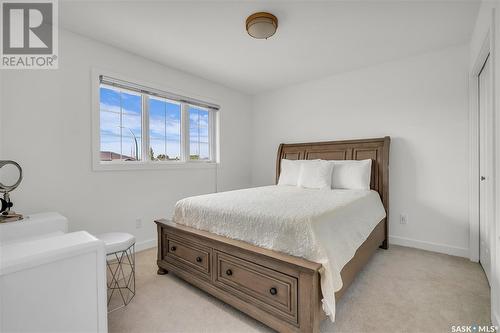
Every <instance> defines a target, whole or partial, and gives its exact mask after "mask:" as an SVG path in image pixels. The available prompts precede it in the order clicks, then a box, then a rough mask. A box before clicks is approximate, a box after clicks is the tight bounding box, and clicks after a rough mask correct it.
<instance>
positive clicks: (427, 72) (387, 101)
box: [252, 45, 469, 257]
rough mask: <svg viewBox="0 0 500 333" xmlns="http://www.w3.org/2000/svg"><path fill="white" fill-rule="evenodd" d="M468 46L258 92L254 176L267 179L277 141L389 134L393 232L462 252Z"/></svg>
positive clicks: (403, 239) (397, 240) (417, 243)
mask: <svg viewBox="0 0 500 333" xmlns="http://www.w3.org/2000/svg"><path fill="white" fill-rule="evenodd" d="M468 52H469V49H468V47H467V46H465V45H464V46H457V47H453V48H449V49H445V50H441V51H439V52H434V53H429V54H425V55H421V56H416V57H412V58H409V59H405V60H401V61H395V62H390V63H386V64H382V65H378V66H374V67H369V68H364V69H360V70H356V71H353V72H348V73H344V74H339V75H335V76H331V77H328V78H326V79H321V80H316V81H312V82H307V83H303V84H299V85H296V86H292V87H289V88H285V89H281V90H278V91H273V92H269V93H267V94H262V95H258V96H257V97H256V98H255V101H254V108H255V116H254V123H253V131H254V147H253V149H254V150H253V156H254V158H253V169H252V182H253V184H254V185H263V184H272V183H273V181H274V176H275V169H274V167H275V158H276V150H277V147H278V144H279V143H281V142H307V141H321V140H337V139H350V138H370V137H382V136H385V135H389V136H391V138H392V143H391V154H390V219H389V221H390V227H389V230H390V231H389V232H390V236H391V239H390V242H391V243H393V244H404V245H409V246H414V247H420V248H424V249H428V250H434V251H439V252H445V253H451V254H454V255H459V256H465V257H468V243H469V233H468V232H469V225H468V178H467V177H468V163H467V158H468V134H467V131H468V118H467V117H468V97H467V96H468V85H467V65H468ZM403 213H404V214H408V218H409V222H408V224H407V225H401V224H400V223H399V216H400V214H403Z"/></svg>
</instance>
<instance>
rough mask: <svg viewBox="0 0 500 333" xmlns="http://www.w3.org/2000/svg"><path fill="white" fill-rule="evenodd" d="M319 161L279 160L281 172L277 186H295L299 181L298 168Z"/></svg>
mask: <svg viewBox="0 0 500 333" xmlns="http://www.w3.org/2000/svg"><path fill="white" fill-rule="evenodd" d="M316 161H319V160H287V159H282V160H281V172H280V177H279V179H278V185H280V186H281V185H291V186H297V181H298V180H299V172H300V166H301V165H302V164H309V163H312V162H316Z"/></svg>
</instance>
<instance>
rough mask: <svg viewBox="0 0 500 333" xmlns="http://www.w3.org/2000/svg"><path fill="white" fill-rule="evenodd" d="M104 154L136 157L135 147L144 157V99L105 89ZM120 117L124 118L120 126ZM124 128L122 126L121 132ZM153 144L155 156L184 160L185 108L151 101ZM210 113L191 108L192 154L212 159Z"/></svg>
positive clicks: (150, 125) (155, 99)
mask: <svg viewBox="0 0 500 333" xmlns="http://www.w3.org/2000/svg"><path fill="white" fill-rule="evenodd" d="M100 99H101V100H100V107H101V151H112V152H115V153H118V154H120V151H121V153H122V154H123V155H127V156H133V155H135V143H134V140H133V136H132V133H131V132H133V134H134V135H135V137H136V138H137V141H138V145H139V157H140V156H141V154H142V152H141V141H142V136H143V133H142V131H141V96H140V95H138V94H137V95H136V94H134V93H129V92H120V91H118V90H114V89H111V88H105V87H101V89H100ZM120 115H121V116H122V119H121V122H122V123H121V125H120ZM120 126H122V127H121V128H120ZM149 127H150V131H149V136H150V137H149V140H150V145H151V147H152V148H153V151H154V154H155V156H158V154H165V152H166V154H167V155H168V156H169V157H170V158H175V157H180V130H181V106H180V104H177V103H175V102H170V101H168V100H164V99H157V98H150V99H149ZM208 132H209V131H208V112H207V111H205V110H201V109H197V108H195V107H190V108H189V133H190V153H191V154H196V155H201V157H207V158H208V157H209V144H208Z"/></svg>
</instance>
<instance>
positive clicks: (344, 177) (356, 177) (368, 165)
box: [331, 159, 372, 190]
mask: <svg viewBox="0 0 500 333" xmlns="http://www.w3.org/2000/svg"><path fill="white" fill-rule="evenodd" d="M331 162H332V163H333V176H332V188H333V189H349V190H369V189H370V178H371V171H372V160H371V159H369V160H361V161H355V160H346V161H331Z"/></svg>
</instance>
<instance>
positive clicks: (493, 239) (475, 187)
mask: <svg viewBox="0 0 500 333" xmlns="http://www.w3.org/2000/svg"><path fill="white" fill-rule="evenodd" d="M489 17H490V19H489V22H488V26H487V29H486V31H485V33H484V34H483V42H482V45H481V48H480V50H479V52H478V53H477V55H475V58H472V59H471V60H473V63H472V68H471V71H470V73H469V98H470V99H469V103H470V104H469V258H470V260H471V261H475V262H478V261H479V177H480V174H479V84H478V78H479V73H480V72H481V69H482V67H483V64H484V62H485V61H486V59H487V58H488V56H489V61H490V66H491V67H490V68H491V75H490V84H491V91H492V93H491V96H490V97H489V98H490V101H489V102H490V108H489V112H490V115H489V119H491V120H492V121H491V123H490V124H489V126H490V127H489V131H490V133H491V134H490V135H492V136H493V137H492V140H491V142H492V146H491V147H489V148H488V149H489V153H490V154H489V155H490V156H491V158H490V159H488V161H487V163H488V169H489V170H491V171H490V173H491V174H490V175H487V176H489V177H490V180H491V181H490V186H491V190H490V198H489V201H490V204H489V205H488V216H489V217H490V221H489V222H490V255H491V258H490V259H491V264H490V278H491V281H489V282H490V286H491V320H492V322H493V324H494V325H499V324H500V315H499V314H498V310H499V301H500V300H499V288H500V282H499V278H500V276H499V274H498V268H500V264H497V260H498V259H500V256H499V255H497V254H498V253H499V251H500V249H499V248H498V245H500V242H498V241H497V240H498V239H499V235H498V232H500V226H497V224H499V222H498V218H497V214H496V212H500V203H499V202H497V201H498V200H496V198H500V176H499V177H496V175H500V172H499V171H498V170H497V166H500V142H499V140H498V137H497V133H498V132H497V131H499V130H500V112H499V110H498V106H497V105H496V99H495V95H496V94H497V93H498V91H497V90H498V89H497V87H496V85H495V81H496V80H495V78H496V76H497V74H500V73H497V68H496V45H495V39H496V35H497V34H498V35H500V34H499V31H498V30H500V27H497V25H496V10H495V8H491V11H490V16H489ZM499 46H500V45H499ZM473 56H474V55H473Z"/></svg>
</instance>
